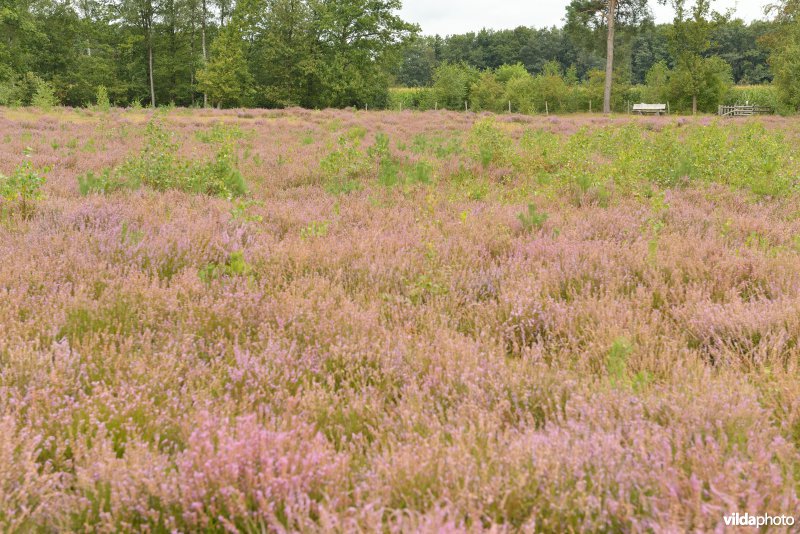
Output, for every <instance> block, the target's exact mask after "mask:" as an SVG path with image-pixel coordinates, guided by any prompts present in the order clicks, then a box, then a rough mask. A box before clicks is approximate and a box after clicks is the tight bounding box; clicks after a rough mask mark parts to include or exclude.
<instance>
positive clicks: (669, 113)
mask: <svg viewBox="0 0 800 534" xmlns="http://www.w3.org/2000/svg"><path fill="white" fill-rule="evenodd" d="M667 115H672V112H671V111H670V109H669V100H667Z"/></svg>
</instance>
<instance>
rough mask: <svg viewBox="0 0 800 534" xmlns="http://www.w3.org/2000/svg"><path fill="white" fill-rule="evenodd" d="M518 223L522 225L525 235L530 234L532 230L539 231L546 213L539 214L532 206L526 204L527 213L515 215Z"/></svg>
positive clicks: (545, 219) (544, 220)
mask: <svg viewBox="0 0 800 534" xmlns="http://www.w3.org/2000/svg"><path fill="white" fill-rule="evenodd" d="M517 218H518V219H519V222H521V223H522V229H523V230H524V231H525V232H526V233H531V232H533V231H534V230H540V229H541V228H542V226H543V225H544V223H545V222H546V221H547V214H546V213H539V212H538V211H537V210H536V206H535V205H534V204H528V211H527V213H526V212H523V213H520V214H519V215H517Z"/></svg>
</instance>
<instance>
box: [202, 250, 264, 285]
mask: <svg viewBox="0 0 800 534" xmlns="http://www.w3.org/2000/svg"><path fill="white" fill-rule="evenodd" d="M252 271H253V266H252V265H250V264H249V263H247V261H246V260H245V259H244V254H243V253H242V252H241V251H238V250H237V251H236V252H231V253H230V254H229V255H228V258H227V259H226V260H225V261H224V262H222V263H220V262H209V263H207V264H206V265H205V266H203V267H202V268H201V269H200V270H199V271H198V275H199V276H200V279H201V280H202V281H203V282H205V283H207V284H208V283H211V281H212V280H218V279H220V278H233V277H238V276H249V275H250V274H251V273H252Z"/></svg>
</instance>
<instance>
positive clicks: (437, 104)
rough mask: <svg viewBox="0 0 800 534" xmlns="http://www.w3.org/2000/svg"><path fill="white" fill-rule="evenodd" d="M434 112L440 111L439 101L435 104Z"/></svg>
mask: <svg viewBox="0 0 800 534" xmlns="http://www.w3.org/2000/svg"><path fill="white" fill-rule="evenodd" d="M433 110H434V111H439V101H438V100H437V101H436V102H434V103H433Z"/></svg>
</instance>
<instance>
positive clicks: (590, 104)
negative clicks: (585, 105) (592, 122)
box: [589, 98, 592, 113]
mask: <svg viewBox="0 0 800 534" xmlns="http://www.w3.org/2000/svg"><path fill="white" fill-rule="evenodd" d="M591 112H592V99H591V98H590V99H589V113H591Z"/></svg>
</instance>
